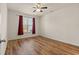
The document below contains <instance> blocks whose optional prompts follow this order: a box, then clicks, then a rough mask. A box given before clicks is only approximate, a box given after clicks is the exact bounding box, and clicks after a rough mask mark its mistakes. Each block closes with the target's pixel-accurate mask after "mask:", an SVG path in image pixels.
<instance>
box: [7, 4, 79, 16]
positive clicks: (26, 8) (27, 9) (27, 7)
mask: <svg viewBox="0 0 79 59" xmlns="http://www.w3.org/2000/svg"><path fill="white" fill-rule="evenodd" d="M34 6H35V3H8V9H11V10H15V11H19V12H23V13H26V14H31V15H38V16H41V15H44V14H48V13H50V12H54V11H56V10H59V9H61V8H65V7H69V6H79V4H77V3H75V4H73V3H45V6H47V7H48V8H47V9H46V10H43V11H44V12H33V10H34V8H33V7H34Z"/></svg>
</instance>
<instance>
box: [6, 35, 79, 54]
mask: <svg viewBox="0 0 79 59" xmlns="http://www.w3.org/2000/svg"><path fill="white" fill-rule="evenodd" d="M5 54H6V55H78V54H79V47H76V46H73V45H70V44H66V43H63V42H59V41H55V40H51V39H49V38H45V37H42V36H37V37H32V38H24V39H21V40H10V41H9V42H8V44H7V49H6V53H5Z"/></svg>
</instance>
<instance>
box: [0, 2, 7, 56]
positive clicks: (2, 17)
mask: <svg viewBox="0 0 79 59" xmlns="http://www.w3.org/2000/svg"><path fill="white" fill-rule="evenodd" d="M6 46H7V4H6V3H0V55H4V54H5V50H6Z"/></svg>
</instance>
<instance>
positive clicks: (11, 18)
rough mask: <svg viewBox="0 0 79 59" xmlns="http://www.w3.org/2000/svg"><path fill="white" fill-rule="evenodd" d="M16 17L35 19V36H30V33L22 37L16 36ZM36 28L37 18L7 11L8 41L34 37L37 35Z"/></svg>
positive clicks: (37, 25) (37, 24)
mask: <svg viewBox="0 0 79 59" xmlns="http://www.w3.org/2000/svg"><path fill="white" fill-rule="evenodd" d="M18 15H23V16H26V17H35V18H36V34H35V35H32V34H30V33H27V34H25V35H22V36H18V35H17V32H18ZM38 27H39V17H37V16H32V15H27V14H23V13H20V12H17V11H13V10H8V39H9V40H13V39H18V38H25V37H31V36H36V35H38Z"/></svg>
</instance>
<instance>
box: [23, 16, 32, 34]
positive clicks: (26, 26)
mask: <svg viewBox="0 0 79 59" xmlns="http://www.w3.org/2000/svg"><path fill="white" fill-rule="evenodd" d="M23 31H24V33H27V32H29V33H32V18H31V17H23Z"/></svg>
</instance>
